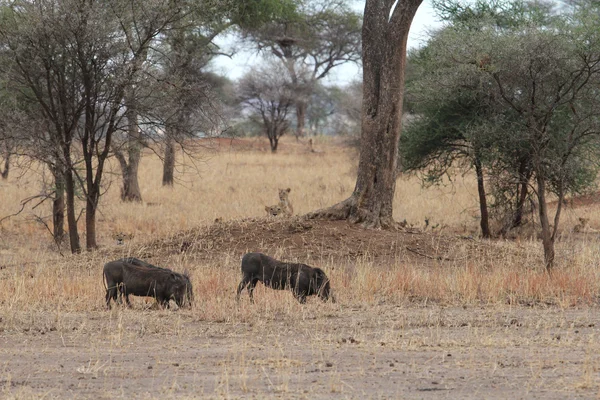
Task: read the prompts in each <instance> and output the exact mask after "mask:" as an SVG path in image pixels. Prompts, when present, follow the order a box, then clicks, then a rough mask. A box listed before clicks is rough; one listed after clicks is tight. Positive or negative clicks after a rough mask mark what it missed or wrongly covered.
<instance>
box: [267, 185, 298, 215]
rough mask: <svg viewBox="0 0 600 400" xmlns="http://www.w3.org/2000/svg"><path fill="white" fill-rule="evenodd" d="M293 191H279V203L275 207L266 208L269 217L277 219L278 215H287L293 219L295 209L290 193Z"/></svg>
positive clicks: (288, 189)
mask: <svg viewBox="0 0 600 400" xmlns="http://www.w3.org/2000/svg"><path fill="white" fill-rule="evenodd" d="M291 191H292V189H290V188H287V189H279V203H277V205H274V206H265V211H266V212H267V214H268V215H269V216H272V217H276V216H278V215H282V214H283V215H285V216H286V217H291V216H292V215H293V214H294V207H293V206H292V202H291V201H290V197H289V196H290V192H291Z"/></svg>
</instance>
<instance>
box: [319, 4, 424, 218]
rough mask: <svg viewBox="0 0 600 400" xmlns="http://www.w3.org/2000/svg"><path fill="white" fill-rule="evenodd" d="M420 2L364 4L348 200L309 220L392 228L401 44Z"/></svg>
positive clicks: (401, 88) (403, 64)
mask: <svg viewBox="0 0 600 400" xmlns="http://www.w3.org/2000/svg"><path fill="white" fill-rule="evenodd" d="M421 2H422V0H398V2H397V3H395V4H396V7H395V9H394V10H393V12H392V13H391V16H390V12H391V10H392V7H393V6H394V2H393V1H389V0H367V2H366V5H365V12H364V19H363V21H364V22H363V29H362V48H363V103H362V104H363V105H362V127H361V129H362V133H361V143H360V159H359V164H358V177H357V179H356V186H355V188H354V192H353V193H352V195H351V196H350V197H349V198H348V199H346V200H344V201H342V202H341V203H338V204H336V205H334V206H332V207H330V208H328V209H324V210H319V211H316V212H313V213H311V214H309V217H313V218H319V217H326V218H332V219H348V220H349V221H351V222H354V223H363V225H364V226H367V227H373V228H379V227H384V228H386V227H393V226H395V223H394V220H393V217H392V210H393V204H392V203H393V199H394V192H395V190H396V167H397V159H398V142H399V139H400V129H401V118H402V100H403V97H404V70H405V67H406V40H407V38H408V31H409V29H410V25H411V23H412V20H413V17H414V15H415V13H416V11H417V9H418V8H419V5H420V4H421Z"/></svg>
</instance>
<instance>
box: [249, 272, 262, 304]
mask: <svg viewBox="0 0 600 400" xmlns="http://www.w3.org/2000/svg"><path fill="white" fill-rule="evenodd" d="M258 281H259V279H258V278H254V279H252V281H251V282H250V284H249V285H248V295H249V296H250V301H251V302H252V303H254V288H255V287H256V284H257V283H258Z"/></svg>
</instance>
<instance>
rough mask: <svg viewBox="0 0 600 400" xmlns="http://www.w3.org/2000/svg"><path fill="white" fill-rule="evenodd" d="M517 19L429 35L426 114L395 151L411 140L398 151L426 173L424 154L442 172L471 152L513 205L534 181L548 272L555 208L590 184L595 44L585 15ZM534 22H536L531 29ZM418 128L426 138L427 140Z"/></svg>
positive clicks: (595, 129) (598, 128) (599, 128)
mask: <svg viewBox="0 0 600 400" xmlns="http://www.w3.org/2000/svg"><path fill="white" fill-rule="evenodd" d="M514 8H515V9H520V10H522V8H520V7H518V6H514ZM518 15H519V16H520V17H523V16H525V17H526V16H527V15H530V16H532V17H533V18H529V17H527V18H522V19H519V20H518V21H516V22H515V23H507V24H505V25H504V26H499V25H498V24H497V23H494V18H488V19H485V18H479V19H476V20H470V22H471V23H468V24H467V23H466V22H467V21H465V20H461V23H460V24H455V25H453V26H451V27H449V28H448V29H445V30H443V31H442V32H440V33H439V34H438V35H437V37H436V38H435V40H434V43H433V44H432V46H431V47H429V49H428V50H427V51H430V52H432V53H433V54H434V56H433V58H432V60H435V62H437V66H435V67H434V68H433V69H430V70H429V72H428V73H429V75H430V76H431V77H434V78H432V79H425V80H424V82H425V83H424V85H425V86H426V88H424V87H423V86H421V88H424V89H427V88H428V89H429V93H428V94H425V97H427V98H428V100H427V103H428V104H429V107H430V108H429V109H428V108H422V109H421V111H423V112H424V114H423V116H422V118H420V119H418V120H417V122H415V124H414V125H412V126H411V128H409V129H408V132H409V135H407V137H405V138H404V141H405V142H404V143H403V144H402V145H403V146H406V145H407V143H409V144H410V143H411V141H412V144H413V145H414V147H412V148H409V147H405V148H404V149H403V153H405V161H406V162H407V164H408V165H410V164H411V161H412V162H413V163H415V161H416V163H418V162H424V163H426V164H427V163H429V164H430V165H431V161H432V159H431V158H430V157H431V156H432V155H435V154H438V155H439V154H445V155H446V156H447V157H449V159H448V160H449V161H448V160H443V161H442V165H446V166H447V165H449V163H451V161H452V159H453V158H455V156H456V155H457V154H461V151H462V150H463V149H467V150H468V151H467V152H465V153H464V154H466V155H469V154H471V157H474V159H475V160H476V158H477V154H476V152H475V151H474V150H476V148H477V146H479V148H480V149H481V150H483V154H485V155H486V157H485V158H484V160H485V162H486V163H485V167H486V168H487V169H488V170H489V171H490V174H491V175H492V176H494V178H493V180H492V183H493V184H494V186H495V187H496V189H500V190H503V188H502V185H503V182H504V181H505V177H506V176H508V177H509V178H510V181H512V183H511V186H513V187H514V186H516V188H517V192H516V197H517V199H518V200H517V201H518V202H517V205H519V204H520V205H521V207H522V204H523V202H524V198H525V197H524V196H526V193H527V185H528V184H529V181H530V179H533V181H534V182H535V185H533V186H534V191H535V194H536V196H537V200H538V204H539V219H540V223H541V237H542V243H543V247H544V260H545V265H546V268H547V269H548V270H550V269H551V268H552V266H553V263H554V256H555V255H554V242H555V239H556V232H557V229H558V226H559V222H560V215H561V209H562V203H563V202H562V200H563V199H564V196H565V195H566V194H567V193H568V192H571V193H578V192H580V191H582V190H585V188H586V187H589V185H590V184H591V183H592V182H593V179H594V177H595V176H596V171H597V155H598V144H599V142H600V119H599V118H598V116H597V113H596V110H597V108H598V106H600V103H599V101H600V94H599V93H598V91H597V87H598V85H599V84H600V36H599V35H598V30H597V21H594V22H593V23H592V21H591V20H590V18H589V13H585V14H584V13H580V12H579V11H577V12H574V13H565V14H564V15H562V16H561V17H560V18H559V17H558V16H554V17H552V18H549V17H548V16H547V15H544V14H539V13H530V14H527V13H520V14H518ZM583 15H585V17H583V18H582V16H583ZM592 15H594V14H592ZM596 15H597V14H596ZM540 19H542V20H544V21H545V22H544V23H543V24H540V23H539V20H540ZM505 21H509V22H510V20H505ZM513 22H514V21H513ZM532 22H535V23H532ZM434 64H435V63H432V64H430V66H433V65H434ZM417 91H418V90H417ZM433 91H436V93H435V94H434V93H433ZM465 99H466V100H467V101H465ZM413 127H414V129H413ZM427 128H431V129H432V131H431V132H433V138H431V137H426V136H427V135H425V130H424V129H427ZM473 131H474V132H475V135H473V134H472V133H471V132H473ZM411 134H414V135H413V136H412V137H411ZM481 144H483V146H480V145H481ZM428 146H429V148H428ZM415 149H417V151H414V150H415ZM411 150H413V152H411ZM419 153H420V155H419ZM423 156H424V157H423ZM411 157H413V160H411ZM439 162H440V161H439V159H438V160H436V161H435V162H434V164H433V165H434V166H435V165H436V164H435V163H439ZM438 165H439V164H438ZM476 167H477V166H476ZM478 178H479V173H478ZM550 193H552V194H555V195H556V196H557V198H558V203H557V210H556V213H555V214H554V217H553V225H554V226H553V227H552V226H551V224H550V215H549V210H548V204H547V196H548V194H550ZM495 197H496V200H498V198H499V197H500V198H501V197H502V193H501V192H500V191H498V190H497V191H496V192H495ZM514 216H515V219H513V220H512V223H513V224H515V223H517V222H518V221H517V218H520V217H521V214H520V213H519V210H518V209H517V212H516V213H515V214H514Z"/></svg>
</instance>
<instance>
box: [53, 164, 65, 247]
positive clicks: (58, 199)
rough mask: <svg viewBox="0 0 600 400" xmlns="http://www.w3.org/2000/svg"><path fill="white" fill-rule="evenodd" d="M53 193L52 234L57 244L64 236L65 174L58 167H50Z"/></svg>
mask: <svg viewBox="0 0 600 400" xmlns="http://www.w3.org/2000/svg"><path fill="white" fill-rule="evenodd" d="M52 175H53V176H54V187H55V188H56V189H55V192H54V193H55V194H54V200H52V235H53V236H54V242H55V243H56V245H57V246H59V247H60V246H61V244H62V242H63V240H64V238H65V176H64V174H63V172H62V171H60V170H59V169H58V168H52Z"/></svg>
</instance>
